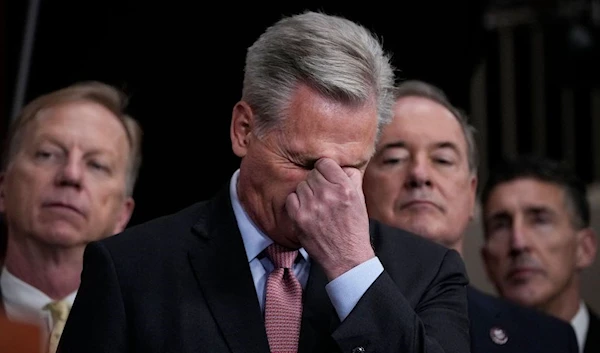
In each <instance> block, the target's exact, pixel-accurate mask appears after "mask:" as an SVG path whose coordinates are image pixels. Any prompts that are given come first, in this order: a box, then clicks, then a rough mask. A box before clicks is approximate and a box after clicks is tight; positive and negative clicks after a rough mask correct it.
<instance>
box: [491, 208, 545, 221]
mask: <svg viewBox="0 0 600 353" xmlns="http://www.w3.org/2000/svg"><path fill="white" fill-rule="evenodd" d="M524 213H525V214H527V215H532V214H533V215H538V214H549V215H551V216H554V215H555V214H556V212H554V210H552V209H551V208H549V207H546V206H527V207H525V212H524ZM512 217H513V216H512V214H511V213H510V212H508V211H506V210H502V211H498V212H495V213H493V214H491V215H490V216H489V217H486V218H485V221H486V222H488V221H492V220H496V219H510V218H512Z"/></svg>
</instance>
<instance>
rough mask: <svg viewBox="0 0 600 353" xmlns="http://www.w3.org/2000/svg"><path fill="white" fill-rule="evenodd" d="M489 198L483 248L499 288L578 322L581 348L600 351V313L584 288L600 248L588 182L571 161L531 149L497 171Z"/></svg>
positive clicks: (485, 193) (484, 200) (483, 202)
mask: <svg viewBox="0 0 600 353" xmlns="http://www.w3.org/2000/svg"><path fill="white" fill-rule="evenodd" d="M481 205H482V208H483V213H482V214H483V221H484V231H485V242H484V247H483V249H482V255H483V259H484V263H485V265H486V270H487V273H488V276H489V277H490V279H491V280H492V282H493V283H494V285H495V286H496V289H497V290H498V293H500V295H501V296H503V297H505V298H506V299H508V300H511V301H514V302H517V303H519V304H521V305H524V306H529V307H534V308H537V309H539V310H542V311H544V312H546V313H547V314H550V315H553V316H556V317H557V318H560V319H562V320H564V321H566V322H570V323H571V325H572V326H573V328H574V329H575V333H576V335H577V339H578V342H579V348H580V350H581V352H584V353H592V352H594V353H595V352H600V324H599V322H600V320H599V319H598V315H597V314H596V313H594V311H592V310H591V308H590V307H589V306H588V305H586V303H585V302H584V300H583V298H582V297H581V288H580V286H581V276H580V273H581V271H583V270H584V269H585V268H587V267H589V266H590V265H591V264H592V263H593V261H594V260H595V257H596V252H597V238H596V234H595V232H594V230H593V229H592V228H591V226H590V205H589V200H588V197H587V188H586V185H585V184H584V183H583V182H582V181H581V180H580V179H579V178H578V177H577V175H575V173H574V172H573V170H571V168H570V167H569V166H568V165H566V164H563V163H560V162H558V161H555V160H552V159H548V158H542V157H537V156H523V157H518V158H516V159H513V160H508V161H505V162H503V163H500V164H499V165H497V166H496V168H495V169H494V170H492V171H491V172H490V177H489V178H488V181H487V183H486V184H485V186H484V188H483V190H482V195H481Z"/></svg>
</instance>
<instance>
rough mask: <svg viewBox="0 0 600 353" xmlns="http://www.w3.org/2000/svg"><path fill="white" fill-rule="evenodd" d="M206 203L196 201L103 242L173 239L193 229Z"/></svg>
mask: <svg viewBox="0 0 600 353" xmlns="http://www.w3.org/2000/svg"><path fill="white" fill-rule="evenodd" d="M206 203H207V201H201V202H196V203H194V204H192V205H190V206H188V207H186V208H183V209H181V210H179V211H177V212H175V213H172V214H169V215H165V216H160V217H157V218H154V219H151V220H148V221H146V222H143V223H140V224H137V225H133V226H130V227H128V228H126V229H125V230H124V231H122V232H121V233H118V234H116V235H113V236H111V237H108V238H105V239H102V240H101V242H102V243H103V244H104V245H106V246H107V247H111V248H114V247H121V246H126V247H127V246H138V245H139V244H144V243H145V244H148V243H156V242H158V243H161V242H168V241H171V240H172V239H173V236H176V235H179V234H182V232H188V231H189V230H190V229H191V227H192V226H193V225H194V223H195V222H196V221H197V220H198V218H199V217H200V213H201V210H202V209H203V207H204V206H205V205H206Z"/></svg>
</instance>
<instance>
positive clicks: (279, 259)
mask: <svg viewBox="0 0 600 353" xmlns="http://www.w3.org/2000/svg"><path fill="white" fill-rule="evenodd" d="M267 256H269V259H270V260H271V262H272V263H273V265H274V266H275V268H292V265H293V264H294V261H295V260H296V256H298V250H294V249H290V248H285V247H283V246H281V245H279V244H275V243H273V244H271V245H269V247H267Z"/></svg>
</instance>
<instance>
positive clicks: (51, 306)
mask: <svg viewBox="0 0 600 353" xmlns="http://www.w3.org/2000/svg"><path fill="white" fill-rule="evenodd" d="M44 309H46V310H49V311H50V314H51V315H52V323H53V327H52V331H51V332H50V337H49V339H48V353H55V352H56V348H57V347H58V341H59V340H60V335H61V334H62V332H63V329H64V328H65V323H66V322H67V317H68V316H69V311H70V310H71V306H70V305H69V304H68V303H67V302H65V301H57V302H52V303H48V304H47V305H46V306H45V307H44Z"/></svg>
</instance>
